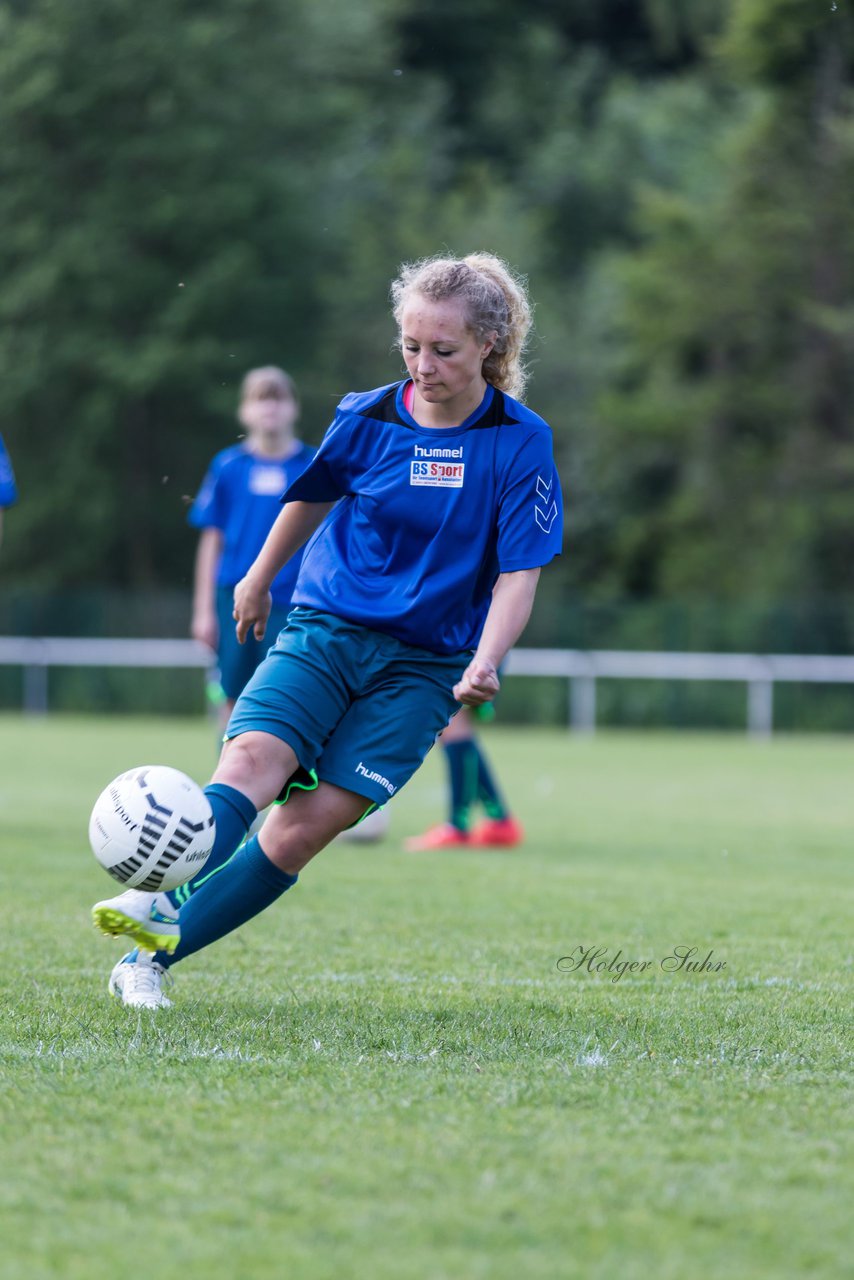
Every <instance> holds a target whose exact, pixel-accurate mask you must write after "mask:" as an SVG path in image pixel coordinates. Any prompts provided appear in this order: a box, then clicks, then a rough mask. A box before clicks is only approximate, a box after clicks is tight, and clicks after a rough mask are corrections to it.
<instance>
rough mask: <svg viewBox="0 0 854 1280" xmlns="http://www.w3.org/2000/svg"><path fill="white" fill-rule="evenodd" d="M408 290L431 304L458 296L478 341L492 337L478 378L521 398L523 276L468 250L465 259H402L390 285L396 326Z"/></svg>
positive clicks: (527, 307) (526, 314)
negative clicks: (404, 260)
mask: <svg viewBox="0 0 854 1280" xmlns="http://www.w3.org/2000/svg"><path fill="white" fill-rule="evenodd" d="M413 294H420V295H421V296H422V297H424V298H429V299H431V301H433V302H443V301H445V299H447V298H460V299H462V301H463V302H464V303H465V307H466V314H467V317H468V328H469V329H470V330H471V332H472V333H473V334H474V335H475V337H476V338H477V340H478V342H485V341H486V339H487V338H488V337H489V336H490V335H491V334H495V335H496V336H495V342H494V345H493V348H492V350H491V351H490V353H489V355H488V356H487V357H486V359H485V360H484V362H483V376H484V378H486V380H487V382H490V383H492V385H493V386H494V387H498V389H499V391H506V392H507V394H508V395H511V396H514V397H515V398H516V399H517V400H521V399H522V398H523V396H524V394H525V384H526V382H527V380H528V375H527V370H526V368H525V364H524V361H523V358H522V357H523V354H524V351H525V344H526V342H527V340H528V333H529V331H530V328H531V323H532V309H531V304H530V302H529V300H528V293H527V285H526V281H525V280H524V278H523V277H521V276H518V275H517V274H516V273H515V272H514V271H513V270H512V269H511V268H510V267H509V266H508V265H507V263H506V262H502V260H501V259H500V258H497V257H495V255H494V254H491V253H470V254H468V255H467V256H466V257H465V258H444V257H439V256H437V257H433V258H422V259H421V260H420V261H418V262H407V263H404V265H403V266H402V267H401V269H400V274H399V275H398V277H397V279H396V280H395V281H394V282H393V283H392V286H391V300H392V308H393V312H394V318H395V320H396V321H397V324H398V327H400V323H401V319H402V316H403V310H404V307H405V306H406V304H407V303H408V302H409V300H410V298H411V297H412V296H413Z"/></svg>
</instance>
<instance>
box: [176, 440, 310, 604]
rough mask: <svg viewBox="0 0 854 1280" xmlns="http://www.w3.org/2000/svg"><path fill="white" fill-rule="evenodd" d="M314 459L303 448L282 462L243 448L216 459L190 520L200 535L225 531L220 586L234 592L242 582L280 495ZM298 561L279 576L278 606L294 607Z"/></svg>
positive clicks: (236, 447) (275, 594)
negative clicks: (293, 599) (213, 531)
mask: <svg viewBox="0 0 854 1280" xmlns="http://www.w3.org/2000/svg"><path fill="white" fill-rule="evenodd" d="M313 457H314V450H313V449H311V448H309V447H308V446H307V445H304V444H300V445H299V447H298V448H297V449H296V451H295V452H294V453H292V454H291V455H290V457H289V458H286V459H285V460H284V461H282V460H277V459H270V458H263V457H259V456H257V455H256V454H254V453H251V452H250V451H249V449H247V447H246V446H245V445H242V444H237V445H232V446H231V447H230V448H228V449H223V450H222V451H221V452H220V453H218V454H217V455H216V456H215V457H214V459H213V461H212V462H211V464H210V466H209V468H208V471H207V474H206V475H205V478H204V480H203V481H202V486H201V488H200V490H199V492H198V495H197V497H196V500H195V502H194V503H193V505H192V507H191V508H190V514H189V517H188V519H189V522H190V524H191V525H193V527H194V528H196V529H210V528H214V529H220V530H221V531H222V534H223V547H222V555H221V557H220V561H219V566H218V570H217V586H220V587H233V586H235V585H236V584H237V583H238V582H239V581H240V579H241V578H242V577H243V576H244V574H245V573H246V571H247V569H248V568H249V566H250V565H251V564H252V562H253V561H254V560H255V557H256V556H257V554H258V552H259V551H260V550H261V547H262V546H263V545H264V540H265V538H266V537H267V534H268V533H269V532H270V528H271V526H272V524H273V521H274V520H275V519H276V516H277V515H278V514H279V511H280V505H279V503H280V498H281V494H282V490H283V489H286V488H287V487H288V485H290V484H292V483H293V481H294V480H296V478H297V477H298V476H300V475H302V473H303V471H305V469H306V467H307V466H308V464H309V463H310V462H311V460H312V458H313ZM299 561H300V558H299V556H294V558H293V559H292V560H291V561H289V563H288V564H286V565H285V567H284V568H283V569H282V571H281V573H279V574H278V575H277V576H276V578H275V580H274V582H273V586H272V594H273V604H274V606H277V605H288V604H289V603H290V600H291V596H292V595H293V589H294V584H295V583H296V580H297V573H298V572H299Z"/></svg>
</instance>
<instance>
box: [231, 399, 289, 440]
mask: <svg viewBox="0 0 854 1280" xmlns="http://www.w3.org/2000/svg"><path fill="white" fill-rule="evenodd" d="M298 412H299V410H298V406H297V402H296V400H295V399H294V398H293V396H292V395H291V394H290V393H289V392H287V393H283V394H279V395H264V396H250V397H249V398H248V399H247V400H244V401H243V403H242V404H241V406H240V421H241V422H242V423H243V425H244V427H246V429H247V431H249V433H250V434H255V433H257V434H258V435H262V436H282V435H289V434H290V432H291V431H292V430H293V427H294V424H295V423H296V419H297V414H298Z"/></svg>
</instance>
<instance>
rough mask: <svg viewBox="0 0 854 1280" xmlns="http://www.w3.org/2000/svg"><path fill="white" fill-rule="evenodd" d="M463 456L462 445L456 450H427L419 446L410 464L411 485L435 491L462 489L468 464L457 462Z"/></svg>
mask: <svg viewBox="0 0 854 1280" xmlns="http://www.w3.org/2000/svg"><path fill="white" fill-rule="evenodd" d="M462 456H463V446H462V445H459V446H458V447H457V448H456V449H439V448H435V449H434V448H431V449H425V448H424V447H423V446H422V445H420V444H417V445H416V446H415V458H414V460H413V461H412V462H411V463H410V464H409V483H410V484H414V485H422V486H423V485H429V486H430V487H431V488H434V489H462V487H463V479H464V477H465V470H466V464H465V463H464V462H462V461H460V462H457V461H456V459H457V458H460V459H461V458H462ZM439 459H442V461H439Z"/></svg>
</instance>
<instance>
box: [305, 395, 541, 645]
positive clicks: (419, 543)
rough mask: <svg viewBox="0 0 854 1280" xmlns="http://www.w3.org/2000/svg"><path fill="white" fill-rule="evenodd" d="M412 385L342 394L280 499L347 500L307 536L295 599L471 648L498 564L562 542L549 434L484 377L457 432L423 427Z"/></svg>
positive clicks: (531, 563) (420, 639) (524, 560)
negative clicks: (410, 402)
mask: <svg viewBox="0 0 854 1280" xmlns="http://www.w3.org/2000/svg"><path fill="white" fill-rule="evenodd" d="M405 385H406V382H405V381H404V382H398V383H393V384H392V385H390V386H388V387H380V388H379V389H377V390H375V391H368V392H364V393H356V394H352V395H348V396H345V398H344V399H343V400H342V401H341V403H340V404H339V406H338V410H337V412H336V415H335V419H334V421H333V423H332V425H331V426H330V428H329V430H328V431H327V433H326V435H325V437H324V439H323V442H322V444H321V446H320V448H319V450H318V452H317V455H316V457H315V458H314V461H313V462H312V463H311V465H310V466H309V467H308V468H307V469H306V471H305V472H304V473H303V475H302V476H301V477H300V478H299V479H298V480H296V481H295V482H294V483H293V484H291V486H290V488H289V489H288V490H287V492H286V493H285V495H284V497H283V499H282V501H283V502H289V501H293V500H303V501H307V502H330V501H334V500H335V499H339V498H340V499H341V501H340V502H338V504H337V506H335V507H334V508H333V510H332V511H331V512H330V514H329V515H328V516H327V518H326V520H325V521H324V522H323V524H322V525H321V526H320V528H319V529H318V530H317V532H316V533H315V534H314V536H313V537H312V538H311V539H310V541H309V542H308V544H307V546H306V548H305V551H304V553H303V560H302V566H301V569H300V573H299V577H298V579H297V584H296V589H295V591H294V596H293V600H294V604H301V605H305V606H308V607H309V608H313V609H319V610H321V611H323V612H325V613H332V614H336V615H337V616H338V617H341V618H345V619H347V620H348V621H351V622H357V623H360V624H361V625H362V626H365V627H370V628H372V629H373V630H376V631H382V632H385V633H387V634H388V635H392V636H395V637H397V638H398V639H399V640H403V641H404V642H405V643H407V644H413V645H419V646H421V647H423V648H425V649H429V650H431V651H432V652H434V653H457V652H459V651H461V650H463V649H473V648H474V647H475V645H476V644H477V641H478V639H479V637H480V633H481V630H482V629H483V623H484V620H485V618H486V614H487V610H488V608H489V605H490V601H491V596H492V588H493V587H494V585H495V580H496V578H497V577H498V575H499V573H508V572H512V571H514V570H520V569H533V568H537V567H538V566H541V565H544V564H547V563H548V562H549V561H550V560H551V559H552V558H553V557H554V556H556V555H558V554H559V553H560V550H561V540H562V527H563V518H562V501H561V491H560V483H559V481H558V477H557V472H556V471H555V466H554V460H553V456H552V437H551V430H550V429H549V427H548V425H547V423H545V422H544V421H543V419H542V418H540V417H538V416H537V414H535V413H533V412H532V411H531V410H530V409H527V408H526V407H525V406H524V405H523V404H520V403H519V401H517V400H514V399H512V398H511V397H510V396H508V395H506V394H504V393H503V392H501V391H498V390H496V389H495V388H493V387H491V386H488V387H487V390H486V394H485V396H484V398H483V400H482V402H481V404H480V406H479V407H478V408H477V409H476V410H475V412H474V413H473V414H471V416H470V417H469V418H467V419H466V421H465V422H463V423H462V424H461V426H459V427H440V428H437V427H421V426H419V425H418V423H417V422H416V421H415V420H414V418H412V417H411V415H410V414H409V413H408V412H407V410H406V407H405V405H404V402H403V389H404V387H405Z"/></svg>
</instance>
